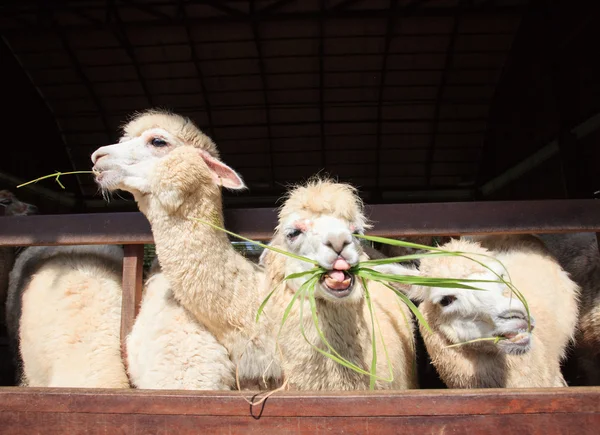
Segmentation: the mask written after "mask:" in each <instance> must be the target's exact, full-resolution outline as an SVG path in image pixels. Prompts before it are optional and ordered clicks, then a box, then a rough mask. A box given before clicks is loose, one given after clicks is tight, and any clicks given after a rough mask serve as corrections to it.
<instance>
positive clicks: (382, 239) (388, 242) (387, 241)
mask: <svg viewBox="0 0 600 435" xmlns="http://www.w3.org/2000/svg"><path fill="white" fill-rule="evenodd" d="M355 236H356V237H357V238H359V239H364V240H370V241H371V242H377V243H383V244H384V245H392V246H402V247H405V248H415V249H425V250H427V251H443V249H441V248H436V247H433V246H427V245H420V244H418V243H411V242H405V241H403V240H395V239H388V238H387V237H378V236H365V235H364V234H355Z"/></svg>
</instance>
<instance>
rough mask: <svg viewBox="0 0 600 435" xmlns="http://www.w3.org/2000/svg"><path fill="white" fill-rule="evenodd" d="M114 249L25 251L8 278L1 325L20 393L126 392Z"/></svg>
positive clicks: (118, 261) (118, 254) (118, 259)
mask: <svg viewBox="0 0 600 435" xmlns="http://www.w3.org/2000/svg"><path fill="white" fill-rule="evenodd" d="M122 262H123V251H122V249H121V248H119V247H117V246H57V247H41V246H40V247H33V248H28V249H26V250H25V251H24V252H23V253H22V254H21V255H20V256H19V258H18V259H17V261H16V263H15V267H14V268H13V270H12V271H11V273H10V283H9V291H8V300H7V321H8V327H9V336H10V340H11V344H12V347H13V349H14V348H16V347H17V346H18V349H19V354H20V356H21V360H22V371H23V373H22V379H21V385H26V386H31V387H86V388H127V387H128V386H129V381H128V379H127V374H126V372H125V367H124V365H123V361H122V360H121V344H120V337H119V333H120V321H121V273H122V272H121V271H122Z"/></svg>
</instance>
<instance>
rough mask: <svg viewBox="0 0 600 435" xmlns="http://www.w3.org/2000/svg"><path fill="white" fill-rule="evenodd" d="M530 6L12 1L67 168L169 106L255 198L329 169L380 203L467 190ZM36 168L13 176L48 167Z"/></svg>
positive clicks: (23, 51) (7, 15) (14, 40)
mask: <svg viewBox="0 0 600 435" xmlns="http://www.w3.org/2000/svg"><path fill="white" fill-rule="evenodd" d="M50 3H51V4H50ZM527 5H528V1H527V0H494V1H489V0H466V1H465V0H429V1H428V0H422V1H421V0H306V1H304V0H303V1H292V0H255V1H237V0H236V1H234V0H228V1H222V0H219V1H209V0H179V1H166V0H149V1H143V2H142V1H134V0H131V1H125V0H122V1H105V0H85V1H60V2H35V1H21V2H13V3H11V4H9V5H7V6H4V7H3V9H2V13H0V30H1V31H2V33H3V35H4V40H5V42H6V44H7V46H8V47H10V50H11V51H12V53H13V54H14V56H15V58H16V59H17V60H18V62H19V63H20V65H21V66H22V68H23V69H24V71H25V72H26V73H27V74H28V76H29V78H30V81H31V83H32V84H33V85H34V86H35V87H36V88H37V90H38V91H39V94H40V95H41V96H42V98H43V100H44V102H45V104H46V105H47V107H48V109H49V110H50V111H51V113H52V114H53V118H54V120H55V123H56V128H57V129H58V132H59V134H60V137H61V146H64V147H65V149H66V151H67V152H66V155H67V158H68V161H67V160H65V166H63V167H61V168H56V169H60V170H86V169H89V168H90V162H89V156H90V154H91V152H92V151H93V150H94V149H95V148H97V147H98V146H99V145H102V144H107V143H111V142H112V141H114V140H115V139H116V136H117V129H118V127H119V125H120V124H121V123H122V122H123V120H124V119H125V118H126V116H127V115H129V114H131V113H132V112H133V111H136V110H143V109H146V108H148V107H155V106H160V107H164V108H169V109H172V110H174V111H176V112H179V113H182V114H185V115H187V116H190V117H191V118H192V119H193V120H194V121H195V122H196V123H197V124H198V125H199V126H200V127H201V128H202V129H203V130H204V131H205V132H207V133H208V134H209V135H210V136H212V137H213V138H214V140H215V141H216V143H217V144H218V146H219V148H220V150H221V152H222V155H223V160H224V161H225V162H227V163H228V164H230V165H232V166H233V167H235V168H236V169H237V170H238V171H239V172H240V173H241V174H242V175H243V176H244V178H245V180H246V182H247V184H248V186H249V188H250V192H249V193H248V198H252V197H261V196H265V195H267V196H268V195H278V194H279V193H280V192H281V190H282V189H283V186H285V185H286V184H288V183H290V182H295V181H299V180H302V179H305V178H307V177H309V176H310V175H312V174H314V173H316V172H318V171H320V170H322V169H325V171H326V172H328V173H330V174H331V175H333V176H337V177H339V178H340V179H342V180H348V181H350V182H353V183H354V184H356V185H358V186H359V187H360V188H361V190H362V191H363V192H364V194H365V195H366V196H367V197H368V196H369V195H370V196H371V199H372V200H373V201H385V200H386V198H387V199H388V200H390V199H393V198H394V196H393V195H394V192H406V191H415V190H418V191H426V192H433V193H432V195H434V193H435V192H439V191H447V190H449V191H452V192H454V193H455V197H456V198H459V199H460V195H461V192H465V191H466V192H468V191H469V189H471V188H472V187H473V186H474V183H475V181H476V178H477V176H478V170H479V168H480V164H481V157H482V147H483V142H484V135H485V132H486V123H487V122H488V118H489V110H490V107H491V104H492V100H493V97H494V92H495V89H496V85H497V83H498V80H499V78H500V76H501V74H502V71H503V66H504V65H505V63H506V61H507V58H508V56H509V53H510V51H511V46H512V44H513V40H514V38H515V34H516V31H517V29H518V27H519V23H520V20H521V18H522V16H523V13H524V11H525V8H526V7H527ZM67 165H68V166H67ZM25 172H27V171H26V169H23V171H22V173H20V174H13V175H16V176H18V177H21V178H32V177H34V176H39V175H43V174H39V173H38V174H29V173H25ZM78 183H79V184H78V185H77V186H75V188H74V190H75V194H76V195H77V196H78V197H80V198H84V199H87V198H93V197H96V198H98V197H97V196H96V195H97V188H96V186H95V185H94V183H93V181H92V179H91V178H89V177H87V176H79V177H78ZM425 196H427V195H425ZM432 198H434V196H432ZM451 198H452V196H451ZM456 198H455V199H456Z"/></svg>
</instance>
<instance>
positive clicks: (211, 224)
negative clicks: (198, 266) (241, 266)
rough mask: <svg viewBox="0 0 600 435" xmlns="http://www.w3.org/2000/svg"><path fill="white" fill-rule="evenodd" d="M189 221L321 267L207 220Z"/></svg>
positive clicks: (307, 259)
mask: <svg viewBox="0 0 600 435" xmlns="http://www.w3.org/2000/svg"><path fill="white" fill-rule="evenodd" d="M189 219H190V220H193V221H196V222H200V223H202V224H204V225H208V226H209V227H212V228H214V229H215V230H219V231H223V232H224V233H226V234H229V235H230V236H233V237H236V238H238V239H240V240H243V241H245V242H248V243H253V244H255V245H257V246H260V247H261V248H264V249H268V250H269V251H273V252H277V253H278V254H282V255H285V256H287V257H290V258H295V259H296V260H301V261H304V262H306V263H310V264H314V265H315V266H319V262H318V261H315V260H311V259H310V258H306V257H303V256H301V255H297V254H292V253H291V252H287V251H285V250H283V249H279V248H276V247H274V246H270V245H265V244H264V243H260V242H257V241H256V240H252V239H248V238H246V237H244V236H240V235H239V234H236V233H234V232H232V231H229V230H226V229H225V228H222V227H220V226H219V225H215V224H213V223H212V222H207V221H205V220H202V219H198V218H189Z"/></svg>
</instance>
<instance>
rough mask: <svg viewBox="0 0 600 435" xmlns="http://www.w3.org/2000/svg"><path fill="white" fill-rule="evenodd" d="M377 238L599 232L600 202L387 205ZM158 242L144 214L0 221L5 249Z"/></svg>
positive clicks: (253, 233) (237, 212)
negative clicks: (12, 247)
mask: <svg viewBox="0 0 600 435" xmlns="http://www.w3.org/2000/svg"><path fill="white" fill-rule="evenodd" d="M366 213H367V216H368V217H369V218H370V219H371V221H372V223H373V224H374V226H373V229H372V230H371V231H369V234H373V235H378V236H387V237H390V236H391V237H394V236H401V235H407V236H410V235H444V234H494V233H506V234H519V233H553V232H581V231H584V232H585V231H587V232H597V231H600V201H598V200H594V199H575V200H551V201H499V202H456V203H453V202H449V203H429V204H387V205H386V204H383V205H372V206H367V208H366ZM276 222H277V215H276V210H275V209H272V208H253V209H232V210H227V211H225V224H226V226H227V228H228V229H230V230H231V231H234V232H236V233H239V234H242V235H244V236H246V237H249V238H252V239H255V240H268V239H269V238H270V237H271V235H272V233H273V229H274V228H275V225H276ZM142 243H153V238H152V233H151V231H150V225H149V224H148V221H147V220H146V218H145V217H144V216H143V215H142V214H141V213H99V214H80V215H48V216H26V217H20V216H13V217H10V218H7V217H3V218H0V246H33V245H60V244H62V245H78V244H142Z"/></svg>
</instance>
